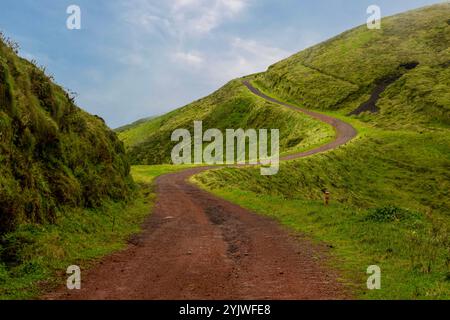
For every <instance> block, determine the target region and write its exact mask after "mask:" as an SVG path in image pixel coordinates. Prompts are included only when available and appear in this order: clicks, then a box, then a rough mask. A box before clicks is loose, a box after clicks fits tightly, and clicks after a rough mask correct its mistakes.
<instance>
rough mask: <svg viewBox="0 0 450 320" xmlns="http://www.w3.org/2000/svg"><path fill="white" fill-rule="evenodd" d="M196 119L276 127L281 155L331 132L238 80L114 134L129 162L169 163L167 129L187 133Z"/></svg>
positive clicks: (212, 124) (207, 123)
mask: <svg viewBox="0 0 450 320" xmlns="http://www.w3.org/2000/svg"><path fill="white" fill-rule="evenodd" d="M198 120H202V121H203V128H204V131H206V130H207V129H209V128H217V129H219V130H221V131H222V132H225V129H227V128H230V129H238V128H243V129H248V128H252V129H263V128H265V129H280V149H281V151H282V152H284V153H288V152H293V151H298V150H301V149H306V148H310V147H312V146H315V145H318V144H321V143H324V142H326V141H329V140H330V139H331V138H332V137H333V136H334V132H333V129H332V128H331V127H330V126H327V125H324V124H322V123H320V122H319V121H316V120H314V119H310V118H308V117H306V116H304V115H302V114H300V113H298V112H295V111H292V110H287V109H285V108H282V107H280V106H278V105H275V104H272V103H269V102H267V101H265V100H263V99H261V98H259V97H257V96H255V95H253V94H251V93H250V92H249V91H248V89H247V88H246V87H245V86H244V85H243V84H242V83H241V81H239V80H235V81H232V82H230V83H228V84H227V85H226V86H224V87H223V88H221V89H219V90H218V91H216V92H215V93H213V94H212V95H210V96H208V97H206V98H203V99H200V100H198V101H196V102H194V103H192V104H190V105H187V106H185V107H183V108H181V109H178V110H175V111H172V112H170V113H168V114H167V115H164V116H162V117H157V118H154V119H150V120H148V121H141V122H137V124H135V125H130V126H127V127H125V128H123V129H119V130H118V134H119V138H120V139H121V140H122V141H123V142H124V143H125V146H126V148H127V151H128V153H129V156H130V158H131V161H132V163H133V164H157V163H171V159H170V154H171V150H172V148H173V146H174V145H175V144H177V142H172V141H171V139H170V138H171V134H172V132H173V131H174V130H175V129H178V128H185V129H188V130H189V131H190V132H191V134H192V132H193V125H194V123H193V122H194V121H198Z"/></svg>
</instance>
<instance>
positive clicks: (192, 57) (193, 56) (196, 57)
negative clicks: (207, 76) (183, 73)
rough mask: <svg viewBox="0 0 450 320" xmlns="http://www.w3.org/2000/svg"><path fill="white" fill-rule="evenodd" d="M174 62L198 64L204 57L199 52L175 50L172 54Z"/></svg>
mask: <svg viewBox="0 0 450 320" xmlns="http://www.w3.org/2000/svg"><path fill="white" fill-rule="evenodd" d="M172 57H173V59H174V60H175V62H178V63H181V64H187V65H190V66H200V65H201V64H202V63H203V61H204V59H203V57H202V55H201V54H199V53H195V52H181V51H179V52H176V53H174V54H173V56H172Z"/></svg>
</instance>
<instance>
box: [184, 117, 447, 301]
mask: <svg viewBox="0 0 450 320" xmlns="http://www.w3.org/2000/svg"><path fill="white" fill-rule="evenodd" d="M326 113H327V114H333V115H334V116H337V117H338V118H340V119H342V120H344V121H348V122H350V123H352V125H353V126H355V128H357V129H358V132H359V134H358V137H357V138H356V139H354V140H353V141H352V142H350V143H348V144H347V145H345V146H342V147H340V148H338V149H336V150H333V151H330V152H326V153H322V154H318V155H315V156H313V157H309V158H304V159H299V160H295V161H289V162H284V163H281V165H280V171H279V173H278V174H277V175H274V176H261V175H260V173H259V171H258V169H257V168H246V169H236V168H226V169H217V170H210V171H208V172H204V173H201V174H199V175H197V176H195V177H194V178H193V181H194V182H196V183H198V184H200V186H202V187H203V188H205V189H206V190H209V191H211V192H213V193H215V194H217V195H219V196H221V197H224V198H225V199H227V200H229V201H232V202H234V203H237V204H239V205H242V206H243V207H246V208H249V209H251V210H254V211H255V212H258V213H262V214H266V215H268V216H270V217H273V218H275V219H277V220H278V221H280V222H281V223H282V224H285V225H287V226H289V227H291V228H293V229H295V230H296V231H299V232H303V233H306V234H308V235H309V236H310V237H311V238H312V239H315V240H317V241H324V242H326V243H329V244H330V245H331V246H332V247H333V249H332V250H331V253H332V255H333V256H334V260H333V261H334V262H335V266H338V268H340V269H341V270H342V272H343V274H344V276H345V279H346V280H347V281H348V282H351V283H353V285H354V289H355V292H356V294H357V296H358V297H361V298H368V299H416V298H417V299H427V298H429V299H432V298H440V299H447V298H449V297H450V239H449V235H450V218H449V216H448V214H449V212H450V197H449V190H450V172H449V168H450V134H449V130H448V129H444V128H433V129H431V128H422V129H421V131H419V132H415V131H409V130H400V129H397V130H383V129H381V128H378V127H377V126H375V125H373V124H371V123H365V122H362V121H360V120H358V119H356V118H348V117H345V116H343V115H342V114H338V113H336V112H326ZM325 189H326V190H329V191H330V192H331V197H332V205H331V206H330V207H328V208H326V207H324V206H323V202H322V198H323V190H325ZM391 207H393V208H395V210H397V211H399V212H401V213H402V214H401V216H400V218H398V219H396V218H395V216H394V219H392V220H389V219H387V220H386V221H385V220H383V219H380V218H377V217H379V216H380V214H374V212H375V213H380V212H381V216H382V215H383V214H385V213H386V212H390V211H389V210H388V209H386V208H391ZM368 217H371V218H368ZM371 264H378V265H380V267H381V268H382V275H383V278H382V279H383V280H382V281H383V285H382V290H380V291H368V290H366V289H365V281H366V279H367V276H366V275H365V270H366V268H367V267H368V266H369V265H371Z"/></svg>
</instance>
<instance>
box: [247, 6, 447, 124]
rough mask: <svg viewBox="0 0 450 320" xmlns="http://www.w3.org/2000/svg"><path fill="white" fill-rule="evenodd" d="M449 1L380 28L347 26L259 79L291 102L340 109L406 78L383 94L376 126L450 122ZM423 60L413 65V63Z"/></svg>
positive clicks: (390, 20)
mask: <svg viewBox="0 0 450 320" xmlns="http://www.w3.org/2000/svg"><path fill="white" fill-rule="evenodd" d="M449 7H450V4H448V3H445V4H440V5H435V6H430V7H426V8H423V9H420V10H414V11H410V12H407V13H404V14H400V15H396V16H393V17H389V18H386V19H383V21H382V28H381V29H380V30H368V29H367V28H366V27H365V26H362V27H358V28H355V29H352V30H350V31H347V32H345V33H343V34H341V35H339V36H337V37H335V38H333V39H331V40H329V41H326V42H324V43H321V44H319V45H317V46H314V47H311V48H309V49H307V50H304V51H302V52H300V53H298V54H295V55H294V56H292V57H290V58H288V59H286V60H284V61H281V62H279V63H277V64H275V65H273V66H271V67H270V68H269V69H268V71H267V72H265V73H262V74H260V75H258V76H257V77H255V83H256V84H258V85H259V86H260V87H261V88H263V89H266V90H267V91H268V92H271V93H272V94H274V95H276V96H278V97H280V98H283V99H284V100H286V101H289V102H293V103H297V104H299V105H302V106H306V107H308V108H313V109H321V110H339V111H341V112H342V113H344V112H347V113H348V112H350V111H352V110H354V109H356V108H357V107H358V106H359V105H360V104H361V103H362V102H364V101H366V100H368V98H369V97H370V93H371V92H372V90H373V89H374V88H375V87H376V85H377V84H378V83H380V82H381V81H383V80H384V79H386V78H389V77H393V76H394V77H395V76H396V75H402V76H401V77H400V78H399V79H398V80H397V81H395V83H394V84H392V85H390V86H389V87H388V89H387V91H386V92H385V93H383V94H382V97H381V100H380V101H379V103H378V107H379V109H380V113H379V114H377V115H374V116H373V117H370V121H371V122H372V123H377V124H380V123H381V124H382V125H387V126H388V127H389V128H392V126H393V125H395V127H400V126H406V127H410V126H411V125H415V124H418V123H420V124H433V125H444V126H448V125H450V92H449V90H448V88H449V86H450V68H449V67H450V60H449V59H450V46H449V43H450V25H449V23H448V17H449V10H450V9H449ZM411 63H413V64H417V63H418V66H417V67H416V68H413V69H410V70H408V68H407V66H408V64H411Z"/></svg>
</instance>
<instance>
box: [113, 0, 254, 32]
mask: <svg viewBox="0 0 450 320" xmlns="http://www.w3.org/2000/svg"><path fill="white" fill-rule="evenodd" d="M249 1H250V0H169V1H161V0H158V1H153V2H152V3H149V2H148V1H145V0H134V1H123V2H122V6H121V7H122V10H123V17H124V19H125V20H126V21H128V22H129V23H131V24H133V25H135V26H136V27H138V28H140V29H141V30H145V31H148V32H153V33H158V32H164V33H168V34H171V35H176V36H178V37H183V36H201V35H205V34H208V33H209V32H211V31H212V30H214V29H215V28H217V27H218V26H220V25H221V24H223V23H225V22H226V21H228V20H230V19H233V18H235V17H236V16H237V15H238V14H239V13H241V12H242V11H243V10H244V9H245V8H246V7H247V6H248V3H249Z"/></svg>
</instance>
